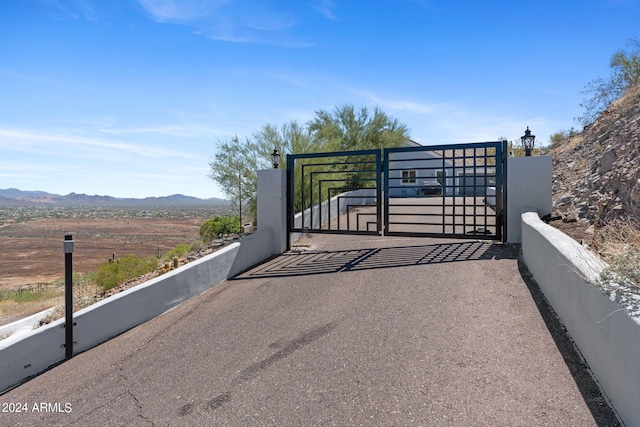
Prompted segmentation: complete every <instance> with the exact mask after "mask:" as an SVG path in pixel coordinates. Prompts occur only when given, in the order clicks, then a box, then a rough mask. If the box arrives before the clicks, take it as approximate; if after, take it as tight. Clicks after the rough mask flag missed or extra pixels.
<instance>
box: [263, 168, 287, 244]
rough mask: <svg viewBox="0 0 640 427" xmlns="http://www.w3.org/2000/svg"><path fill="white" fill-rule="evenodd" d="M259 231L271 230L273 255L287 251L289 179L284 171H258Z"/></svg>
mask: <svg viewBox="0 0 640 427" xmlns="http://www.w3.org/2000/svg"><path fill="white" fill-rule="evenodd" d="M257 198H258V218H257V220H258V230H263V229H266V228H270V229H271V232H272V244H271V254H272V255H276V254H281V253H283V252H284V251H286V250H287V239H288V235H287V179H286V171H285V170H284V169H269V170H261V171H258V193H257Z"/></svg>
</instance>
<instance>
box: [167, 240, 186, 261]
mask: <svg viewBox="0 0 640 427" xmlns="http://www.w3.org/2000/svg"><path fill="white" fill-rule="evenodd" d="M189 250H190V246H189V245H184V244H179V245H176V247H175V248H173V249H171V250H170V251H169V252H167V253H166V254H165V256H164V260H165V261H166V260H171V259H173V258H174V257H178V258H180V257H182V256H184V254H186V253H187V252H189Z"/></svg>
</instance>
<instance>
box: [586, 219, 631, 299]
mask: <svg viewBox="0 0 640 427" xmlns="http://www.w3.org/2000/svg"><path fill="white" fill-rule="evenodd" d="M591 248H592V249H593V250H595V251H596V252H597V253H598V254H599V255H600V256H601V257H602V258H603V259H604V260H605V261H606V262H607V263H608V264H609V267H607V268H606V269H605V270H604V271H603V272H602V277H601V278H602V280H604V281H608V282H618V283H619V284H621V285H626V286H628V287H629V288H630V289H632V290H635V291H636V292H640V224H638V222H637V221H634V220H633V219H626V220H617V221H615V222H612V223H609V224H600V226H598V227H597V229H596V231H595V234H594V238H593V241H592V243H591Z"/></svg>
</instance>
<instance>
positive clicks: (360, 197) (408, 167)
mask: <svg viewBox="0 0 640 427" xmlns="http://www.w3.org/2000/svg"><path fill="white" fill-rule="evenodd" d="M505 153H506V141H500V142H486V143H473V144H458V145H442V146H429V147H422V146H412V147H398V148H387V149H384V151H380V150H363V151H348V152H332V153H314V154H298V155H289V156H287V177H288V188H287V192H288V204H287V211H288V219H287V221H288V223H287V224H288V228H289V231H290V232H293V233H342V234H374V235H380V234H385V235H392V236H429V237H451V238H481V239H493V240H502V241H506V235H505V233H504V230H505V229H506V217H505V214H504V207H505V194H506V189H505V188H504V182H506V167H505V163H506V161H505V160H506V159H505ZM383 190H384V192H383Z"/></svg>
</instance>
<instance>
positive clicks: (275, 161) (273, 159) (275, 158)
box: [271, 148, 280, 169]
mask: <svg viewBox="0 0 640 427" xmlns="http://www.w3.org/2000/svg"><path fill="white" fill-rule="evenodd" d="M271 163H273V168H274V169H278V166H279V165H280V153H278V150H277V149H275V148H274V149H273V153H271Z"/></svg>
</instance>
